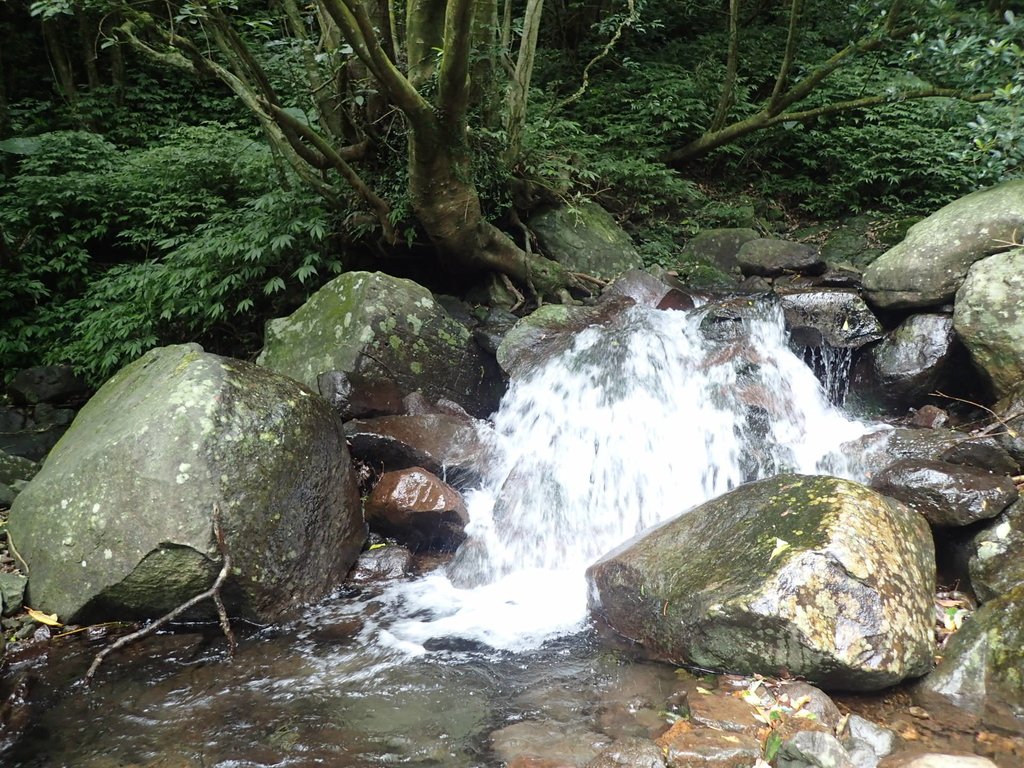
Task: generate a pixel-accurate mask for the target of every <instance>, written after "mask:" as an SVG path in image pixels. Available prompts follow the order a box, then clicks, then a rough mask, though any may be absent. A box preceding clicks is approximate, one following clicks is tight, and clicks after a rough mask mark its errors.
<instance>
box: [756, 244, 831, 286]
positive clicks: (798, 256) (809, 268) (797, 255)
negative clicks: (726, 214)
mask: <svg viewBox="0 0 1024 768" xmlns="http://www.w3.org/2000/svg"><path fill="white" fill-rule="evenodd" d="M736 261H737V263H738V264H739V268H740V272H742V273H743V274H744V275H746V276H750V275H758V276H760V277H778V276H779V275H784V274H793V273H795V274H800V275H820V274H821V273H822V272H824V271H825V262H824V261H823V260H822V258H821V254H820V253H819V252H818V249H817V248H815V247H814V246H811V245H805V244H804V243H793V242H789V241H788V240H775V239H773V238H766V237H759V238H757V239H756V240H748V241H747V242H745V243H744V244H743V246H742V247H741V248H740V251H739V253H738V254H737V255H736Z"/></svg>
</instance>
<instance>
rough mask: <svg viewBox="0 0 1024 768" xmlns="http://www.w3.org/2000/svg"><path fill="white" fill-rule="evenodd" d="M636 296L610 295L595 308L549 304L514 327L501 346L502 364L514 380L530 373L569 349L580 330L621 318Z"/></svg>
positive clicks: (499, 358) (500, 356)
mask: <svg viewBox="0 0 1024 768" xmlns="http://www.w3.org/2000/svg"><path fill="white" fill-rule="evenodd" d="M634 303H635V302H634V301H633V299H631V298H630V297H628V296H624V295H616V294H614V293H613V294H610V295H609V296H608V297H607V298H605V299H603V300H602V301H601V302H600V303H599V304H597V305H595V306H593V307H580V306H572V305H565V304H545V305H544V306H543V307H541V308H540V309H538V310H537V311H535V312H532V313H531V314H529V315H527V316H526V317H524V318H523V319H522V320H520V321H519V322H518V323H516V324H515V326H513V327H512V330H510V331H509V332H508V333H507V334H506V335H505V338H504V340H502V342H501V345H500V346H499V347H498V365H500V366H501V369H502V370H503V371H505V373H507V374H508V375H509V377H510V378H512V379H520V378H524V377H525V376H527V375H528V374H529V373H530V372H531V371H532V370H534V369H535V368H537V367H538V366H540V365H541V364H543V363H544V362H545V361H547V360H549V359H550V358H552V357H554V356H555V355H557V354H559V353H560V352H564V351H565V350H566V349H569V348H570V347H571V346H572V344H573V342H574V340H575V337H576V334H578V333H579V332H580V331H582V330H583V329H584V328H586V327H588V326H591V325H602V324H604V323H607V322H609V321H610V320H612V319H613V318H615V317H618V316H619V315H620V314H622V312H624V311H625V310H626V309H627V308H628V307H631V306H633V305H634Z"/></svg>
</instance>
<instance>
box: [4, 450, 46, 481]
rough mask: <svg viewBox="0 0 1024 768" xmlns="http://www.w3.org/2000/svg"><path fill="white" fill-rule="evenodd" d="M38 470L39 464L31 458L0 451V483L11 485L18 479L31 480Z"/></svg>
mask: <svg viewBox="0 0 1024 768" xmlns="http://www.w3.org/2000/svg"><path fill="white" fill-rule="evenodd" d="M38 471H39V464H37V463H36V462H34V461H32V460H31V459H26V458H24V457H23V456H12V455H11V454H9V453H6V452H4V451H0V483H3V484H4V485H10V486H13V485H14V484H15V483H17V482H18V481H19V480H31V479H32V478H33V477H35V476H36V473H37V472H38Z"/></svg>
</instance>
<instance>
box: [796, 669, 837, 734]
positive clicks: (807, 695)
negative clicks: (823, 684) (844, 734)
mask: <svg viewBox="0 0 1024 768" xmlns="http://www.w3.org/2000/svg"><path fill="white" fill-rule="evenodd" d="M780 698H781V703H782V704H784V705H786V706H790V707H792V706H794V705H795V703H796V702H801V705H800V710H801V711H804V712H810V713H811V714H812V715H814V719H815V721H817V722H818V723H820V724H821V725H823V726H824V727H825V728H827V729H829V730H831V731H835V729H836V727H837V726H838V725H839V723H840V721H841V720H842V719H843V715H842V713H841V712H840V711H839V707H837V706H836V703H835V702H834V701H832V699H831V698H829V695H828V694H827V693H825V692H824V691H823V690H821V689H820V688H816V687H815V686H813V685H811V684H810V683H805V682H803V681H802V680H787V681H784V682H783V683H782V684H781V690H780Z"/></svg>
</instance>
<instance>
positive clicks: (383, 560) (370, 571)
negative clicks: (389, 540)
mask: <svg viewBox="0 0 1024 768" xmlns="http://www.w3.org/2000/svg"><path fill="white" fill-rule="evenodd" d="M411 573H412V553H411V552H410V551H409V550H408V549H407V548H406V547H403V546H400V545H397V544H378V545H377V546H375V547H371V548H370V549H368V550H367V551H366V552H363V553H362V554H361V555H359V559H358V560H356V564H355V565H354V566H353V568H352V572H351V573H350V574H349V575H348V580H349V581H350V582H353V583H355V584H368V583H373V582H381V581H394V580H396V579H404V578H406V577H407V576H409V574H411Z"/></svg>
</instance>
